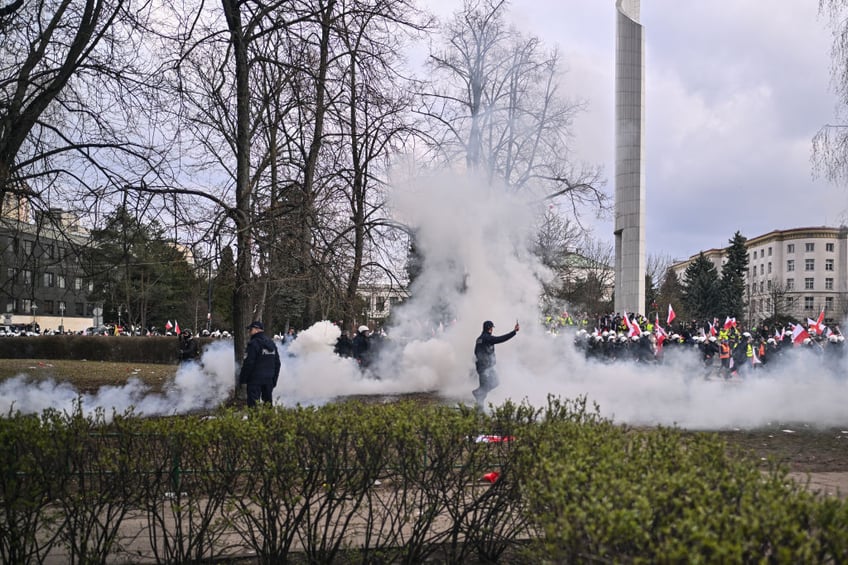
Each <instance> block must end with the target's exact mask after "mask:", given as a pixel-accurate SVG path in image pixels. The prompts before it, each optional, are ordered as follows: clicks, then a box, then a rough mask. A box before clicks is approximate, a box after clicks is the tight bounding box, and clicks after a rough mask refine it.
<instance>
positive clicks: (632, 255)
mask: <svg viewBox="0 0 848 565" xmlns="http://www.w3.org/2000/svg"><path fill="white" fill-rule="evenodd" d="M639 1H640V0H616V3H615V7H616V10H617V14H616V41H615V310H616V312H623V311H627V312H628V313H630V312H643V313H645V314H647V312H644V310H645V169H644V164H645V129H644V125H645V78H644V76H645V38H644V35H643V32H642V24H640V23H639Z"/></svg>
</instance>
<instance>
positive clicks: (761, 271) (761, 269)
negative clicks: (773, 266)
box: [760, 265, 766, 275]
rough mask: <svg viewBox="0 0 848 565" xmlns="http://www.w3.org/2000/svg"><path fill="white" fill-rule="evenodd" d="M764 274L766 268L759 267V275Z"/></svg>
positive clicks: (763, 266)
mask: <svg viewBox="0 0 848 565" xmlns="http://www.w3.org/2000/svg"><path fill="white" fill-rule="evenodd" d="M764 274H766V267H765V265H760V275H764Z"/></svg>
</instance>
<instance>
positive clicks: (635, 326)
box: [628, 320, 642, 337]
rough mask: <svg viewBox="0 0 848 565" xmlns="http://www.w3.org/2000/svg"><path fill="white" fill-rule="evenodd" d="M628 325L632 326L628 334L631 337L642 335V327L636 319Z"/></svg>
mask: <svg viewBox="0 0 848 565" xmlns="http://www.w3.org/2000/svg"><path fill="white" fill-rule="evenodd" d="M628 327H629V328H630V333H629V334H628V335H629V336H630V337H633V336H637V337H638V336H640V335H642V328H640V327H639V322H637V321H636V320H633V321H632V322H630V324H628Z"/></svg>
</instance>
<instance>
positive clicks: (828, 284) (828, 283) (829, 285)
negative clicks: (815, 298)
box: [824, 278, 833, 290]
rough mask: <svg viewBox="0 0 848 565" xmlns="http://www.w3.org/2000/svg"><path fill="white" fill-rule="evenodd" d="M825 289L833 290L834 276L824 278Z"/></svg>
mask: <svg viewBox="0 0 848 565" xmlns="http://www.w3.org/2000/svg"><path fill="white" fill-rule="evenodd" d="M824 289H825V290H833V279H832V278H826V279H824Z"/></svg>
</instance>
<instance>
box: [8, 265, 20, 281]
mask: <svg viewBox="0 0 848 565" xmlns="http://www.w3.org/2000/svg"><path fill="white" fill-rule="evenodd" d="M6 278H7V279H9V280H10V281H12V282H15V280H16V279H17V278H18V270H17V269H16V268H14V267H8V268H6Z"/></svg>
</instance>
